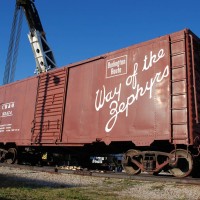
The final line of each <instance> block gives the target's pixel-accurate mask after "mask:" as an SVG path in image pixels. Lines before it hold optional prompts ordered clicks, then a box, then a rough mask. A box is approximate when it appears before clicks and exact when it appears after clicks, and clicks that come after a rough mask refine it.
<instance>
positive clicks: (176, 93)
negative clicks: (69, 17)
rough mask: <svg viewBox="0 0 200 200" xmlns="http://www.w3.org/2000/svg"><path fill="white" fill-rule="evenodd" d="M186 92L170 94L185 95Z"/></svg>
mask: <svg viewBox="0 0 200 200" xmlns="http://www.w3.org/2000/svg"><path fill="white" fill-rule="evenodd" d="M186 94H187V93H186V92H183V93H175V94H171V96H181V95H186Z"/></svg>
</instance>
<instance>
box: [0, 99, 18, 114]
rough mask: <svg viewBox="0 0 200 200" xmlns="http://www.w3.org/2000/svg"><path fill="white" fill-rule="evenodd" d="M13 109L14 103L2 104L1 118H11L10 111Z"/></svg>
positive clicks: (11, 112)
mask: <svg viewBox="0 0 200 200" xmlns="http://www.w3.org/2000/svg"><path fill="white" fill-rule="evenodd" d="M14 107H15V102H9V103H4V104H2V105H1V109H2V114H1V117H10V116H13V111H12V109H13V108H14Z"/></svg>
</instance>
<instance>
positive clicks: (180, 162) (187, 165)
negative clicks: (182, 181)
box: [169, 149, 193, 178]
mask: <svg viewBox="0 0 200 200" xmlns="http://www.w3.org/2000/svg"><path fill="white" fill-rule="evenodd" d="M171 154H172V155H173V156H174V158H175V161H174V164H173V163H172V165H171V169H169V172H170V173H171V174H172V175H173V176H175V177H179V178H181V177H186V176H188V175H189V174H190V173H191V171H192V168H193V160H192V156H191V154H190V153H189V152H187V151H186V150H184V149H177V150H174V151H172V152H171Z"/></svg>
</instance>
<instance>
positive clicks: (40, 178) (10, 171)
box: [0, 166, 200, 200]
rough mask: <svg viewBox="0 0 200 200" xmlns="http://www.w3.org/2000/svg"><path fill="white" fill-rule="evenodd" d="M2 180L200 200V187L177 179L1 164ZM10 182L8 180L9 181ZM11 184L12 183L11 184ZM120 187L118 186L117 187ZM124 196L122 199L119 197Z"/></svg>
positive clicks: (139, 196) (141, 196) (133, 195)
mask: <svg viewBox="0 0 200 200" xmlns="http://www.w3.org/2000/svg"><path fill="white" fill-rule="evenodd" d="M0 179H1V182H3V181H5V180H7V181H8V180H9V181H11V182H12V181H19V182H25V183H26V184H27V185H28V184H32V185H38V186H43V187H53V188H54V187H59V188H69V187H94V186H95V188H96V190H98V189H99V188H101V189H102V188H104V187H105V188H106V189H107V190H109V189H110V191H112V192H114V193H116V194H117V195H118V196H119V197H120V196H123V197H129V199H137V200H139V199H148V200H161V199H162V200H164V199H171V200H172V199H173V200H174V199H177V200H178V199H179V200H180V199H184V200H186V199H188V200H200V186H199V185H189V184H185V185H183V184H176V183H174V182H169V183H163V182H150V181H134V180H122V179H114V178H105V177H92V176H81V175H75V174H54V173H47V172H39V171H33V170H25V169H18V168H10V167H5V166H3V167H0ZM9 181H8V183H9ZM7 187H9V185H8V186H7ZM116 188H118V189H117V190H116ZM119 199H120V198H119Z"/></svg>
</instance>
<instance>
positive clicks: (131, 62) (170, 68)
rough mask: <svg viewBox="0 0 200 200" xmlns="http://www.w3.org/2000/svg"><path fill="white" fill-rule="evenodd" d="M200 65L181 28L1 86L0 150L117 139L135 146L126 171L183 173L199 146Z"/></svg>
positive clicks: (197, 45) (198, 43)
mask: <svg viewBox="0 0 200 200" xmlns="http://www.w3.org/2000/svg"><path fill="white" fill-rule="evenodd" d="M199 65H200V39H199V38H198V37H197V36H195V35H194V34H193V33H192V32H191V31H190V30H188V29H185V30H182V31H179V32H176V33H173V34H170V35H166V36H163V37H159V38H156V39H154V40H150V41H147V42H144V43H141V44H137V45H133V46H130V47H127V48H124V49H121V50H117V51H114V52H110V53H107V54H104V55H102V56H99V57H95V58H92V59H88V60H85V61H83V62H79V63H75V64H71V65H68V66H66V67H63V68H60V69H57V70H53V71H49V72H47V73H44V74H41V75H39V76H37V77H33V78H28V79H25V80H23V81H18V82H15V83H12V84H9V85H5V86H2V87H1V88H0V100H1V108H0V109H1V118H0V119H1V121H0V143H2V146H4V147H5V146H7V149H6V148H3V147H2V149H1V150H2V152H4V154H5V155H6V153H8V152H10V153H11V154H13V152H14V153H15V152H16V150H13V149H15V148H13V147H12V145H13V144H14V145H15V146H26V147H38V146H40V147H41V146H62V147H63V146H71V147H75V146H84V145H86V144H93V145H94V144H95V143H104V144H106V145H108V146H114V145H115V144H116V145H117V148H119V149H118V150H120V147H121V152H123V151H124V150H128V149H129V147H130V148H134V150H133V149H131V150H128V151H127V152H126V153H125V156H124V160H123V166H124V169H125V170H126V172H128V173H131V174H137V173H139V172H140V171H148V172H154V173H157V172H159V171H160V170H161V169H164V168H167V170H169V171H170V172H171V173H172V174H173V175H175V176H186V175H188V174H189V173H190V172H191V170H192V168H193V165H194V162H193V160H194V157H195V158H196V157H197V158H198V155H199V153H200V151H199V149H200V129H199V128H200V126H199V120H200V117H199V113H200V102H199V94H200V81H199V80H200V68H199ZM130 144H131V145H132V146H131V145H130ZM124 146H125V147H124ZM9 149H10V151H9ZM119 152H120V151H119ZM2 154H3V153H2ZM2 157H3V156H2ZM4 157H5V156H4ZM8 157H9V158H10V156H8ZM4 159H5V158H4ZM195 160H199V159H195ZM185 163H186V164H185Z"/></svg>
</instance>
